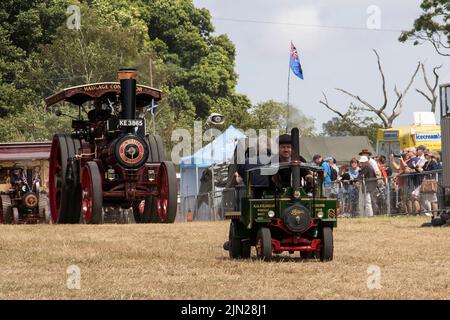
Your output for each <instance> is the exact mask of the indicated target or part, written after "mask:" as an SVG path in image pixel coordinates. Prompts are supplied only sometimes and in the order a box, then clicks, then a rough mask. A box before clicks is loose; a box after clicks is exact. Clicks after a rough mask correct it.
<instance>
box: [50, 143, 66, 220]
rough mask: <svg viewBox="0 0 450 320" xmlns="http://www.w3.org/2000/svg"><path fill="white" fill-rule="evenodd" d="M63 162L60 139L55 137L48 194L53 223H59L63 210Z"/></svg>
mask: <svg viewBox="0 0 450 320" xmlns="http://www.w3.org/2000/svg"><path fill="white" fill-rule="evenodd" d="M62 178H63V177H62V161H61V148H60V145H59V139H58V138H57V137H55V138H54V139H53V143H52V149H51V151H50V168H49V177H48V189H49V190H48V193H49V202H50V211H51V213H52V221H53V223H57V222H58V219H59V212H60V210H61V185H62Z"/></svg>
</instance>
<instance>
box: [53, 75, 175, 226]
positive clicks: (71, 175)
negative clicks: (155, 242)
mask: <svg viewBox="0 0 450 320" xmlns="http://www.w3.org/2000/svg"><path fill="white" fill-rule="evenodd" d="M118 76H119V79H120V83H111V82H110V83H95V84H87V85H82V86H77V87H72V88H68V89H65V90H63V91H61V92H59V93H57V94H55V95H52V96H50V97H48V98H47V99H46V103H47V105H48V106H52V105H54V104H56V103H58V102H62V101H66V102H70V103H72V104H75V105H77V106H78V117H77V118H76V119H74V120H73V121H72V128H73V133H72V134H56V135H55V136H54V137H53V142H52V149H51V154H50V173H49V200H50V207H51V213H52V220H53V222H54V223H78V222H82V223H83V222H84V223H93V224H98V223H102V222H103V214H104V212H105V210H103V208H105V207H109V208H113V209H114V208H116V209H130V208H132V209H133V214H134V217H135V221H136V222H138V223H146V222H161V223H172V222H174V220H175V216H176V210H177V180H176V173H175V167H174V165H173V163H172V162H169V161H165V159H164V147H163V144H162V140H161V138H160V137H159V136H155V135H145V118H144V115H145V112H146V110H147V108H148V107H149V106H150V105H152V104H153V103H154V102H155V101H158V100H160V99H161V91H159V90H156V89H153V88H150V87H147V86H143V85H137V84H136V77H137V71H136V70H135V69H121V70H119V72H118ZM87 108H88V110H89V109H90V111H88V112H86V111H87ZM83 113H85V114H86V115H87V119H84V116H83ZM143 200H145V206H144V210H141V213H140V210H139V205H140V204H141V202H142V201H143Z"/></svg>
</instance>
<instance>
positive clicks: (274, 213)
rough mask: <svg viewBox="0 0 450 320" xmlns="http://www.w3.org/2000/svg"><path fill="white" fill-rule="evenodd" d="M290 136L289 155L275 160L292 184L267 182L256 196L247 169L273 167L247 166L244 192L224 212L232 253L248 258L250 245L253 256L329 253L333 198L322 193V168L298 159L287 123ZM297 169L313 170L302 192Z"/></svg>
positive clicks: (324, 256)
mask: <svg viewBox="0 0 450 320" xmlns="http://www.w3.org/2000/svg"><path fill="white" fill-rule="evenodd" d="M291 137H292V148H293V151H292V161H291V162H290V163H281V164H279V165H278V169H279V170H290V172H291V177H292V179H291V180H292V185H291V186H289V187H287V188H276V187H268V188H267V189H266V190H264V191H263V193H262V197H259V198H255V197H254V196H253V194H254V193H253V186H252V184H251V181H252V179H251V175H252V174H268V172H270V171H272V172H273V168H274V167H273V166H264V167H259V168H254V169H250V170H249V172H248V176H247V179H246V181H247V182H246V186H245V192H244V194H243V195H242V196H240V197H238V199H237V206H238V208H239V209H240V210H239V211H233V212H226V213H225V217H226V218H227V219H231V224H230V231H229V242H228V244H227V245H228V250H229V254H230V257H231V258H233V259H236V258H249V257H250V253H251V247H252V246H255V247H256V254H257V257H258V258H260V259H265V260H269V259H271V258H272V255H273V253H276V254H277V253H281V252H283V251H288V252H289V253H293V252H295V251H299V252H300V256H301V257H302V258H312V257H314V256H318V257H319V258H320V260H321V261H329V260H332V259H333V228H334V227H336V225H337V223H336V213H337V200H336V199H333V198H326V197H324V195H323V190H322V182H323V169H322V168H321V167H317V166H308V165H304V164H301V162H300V153H299V131H298V129H296V128H294V129H292V132H291ZM301 170H307V171H309V173H310V174H311V175H312V176H313V184H314V185H313V186H312V187H313V188H312V193H309V192H308V194H307V193H306V192H305V191H304V189H303V187H302V186H301V175H300V171H301ZM272 174H273V173H272ZM238 193H239V192H238ZM258 193H259V194H261V193H260V192H258Z"/></svg>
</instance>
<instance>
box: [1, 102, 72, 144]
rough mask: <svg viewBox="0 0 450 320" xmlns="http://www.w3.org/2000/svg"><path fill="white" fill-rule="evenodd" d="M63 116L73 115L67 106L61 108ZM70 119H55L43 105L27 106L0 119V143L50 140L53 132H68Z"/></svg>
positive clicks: (62, 117)
mask: <svg viewBox="0 0 450 320" xmlns="http://www.w3.org/2000/svg"><path fill="white" fill-rule="evenodd" d="M61 111H62V112H63V113H65V114H71V115H75V112H76V110H75V109H74V108H70V107H69V106H63V107H61ZM70 124H71V119H70V118H69V117H65V116H61V117H57V116H56V115H55V114H54V113H51V112H49V110H47V109H46V107H45V106H44V105H43V104H38V105H27V106H25V107H24V110H23V111H21V112H19V113H16V114H10V115H8V116H6V117H3V118H0V141H1V142H8V141H44V140H51V138H52V137H53V135H54V134H55V132H60V133H64V132H70Z"/></svg>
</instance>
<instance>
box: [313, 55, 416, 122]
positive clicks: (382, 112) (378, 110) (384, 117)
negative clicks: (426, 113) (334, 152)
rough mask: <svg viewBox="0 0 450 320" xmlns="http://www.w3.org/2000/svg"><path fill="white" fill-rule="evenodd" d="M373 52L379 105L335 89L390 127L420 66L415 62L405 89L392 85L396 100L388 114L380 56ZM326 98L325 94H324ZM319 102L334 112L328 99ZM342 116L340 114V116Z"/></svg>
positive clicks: (399, 112) (400, 109)
mask: <svg viewBox="0 0 450 320" xmlns="http://www.w3.org/2000/svg"><path fill="white" fill-rule="evenodd" d="M373 52H374V53H375V55H376V57H377V63H378V71H379V72H380V75H381V89H382V92H383V102H382V104H381V105H380V106H378V107H375V106H374V105H373V104H371V103H369V102H368V101H367V100H365V99H363V98H361V97H360V96H358V95H355V94H353V93H350V92H348V91H347V90H344V89H341V88H335V89H336V90H338V91H340V92H342V93H344V94H346V95H348V96H350V97H352V98H353V99H355V100H356V101H358V102H359V103H360V104H362V106H363V107H362V108H361V109H362V110H364V111H368V112H373V113H375V115H376V116H377V117H378V118H380V120H381V122H382V124H383V127H384V128H392V124H393V122H394V120H395V119H396V118H397V117H398V116H399V115H400V114H401V112H402V111H403V98H404V97H405V95H406V93H407V92H408V90H409V89H410V87H411V85H412V83H413V82H414V78H415V77H416V75H417V72H418V71H419V68H420V63H418V64H417V67H416V70H415V71H414V73H413V75H412V76H411V79H410V81H409V83H408V85H407V86H406V88H405V90H403V91H402V92H400V91H399V90H398V89H397V86H395V87H394V92H395V94H396V96H397V100H396V101H395V103H394V105H393V107H392V111H391V113H390V114H388V113H387V112H386V109H387V106H388V97H387V92H386V78H385V76H384V72H383V68H382V67H381V62H380V56H379V55H378V52H377V51H376V50H375V49H373ZM325 98H326V96H325ZM319 102H320V103H321V104H323V105H325V106H326V107H327V108H328V109H330V110H331V111H333V112H335V113H337V112H336V110H332V109H331V108H330V106H329V104H328V101H327V100H326V99H325V101H319ZM341 117H342V116H341Z"/></svg>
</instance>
